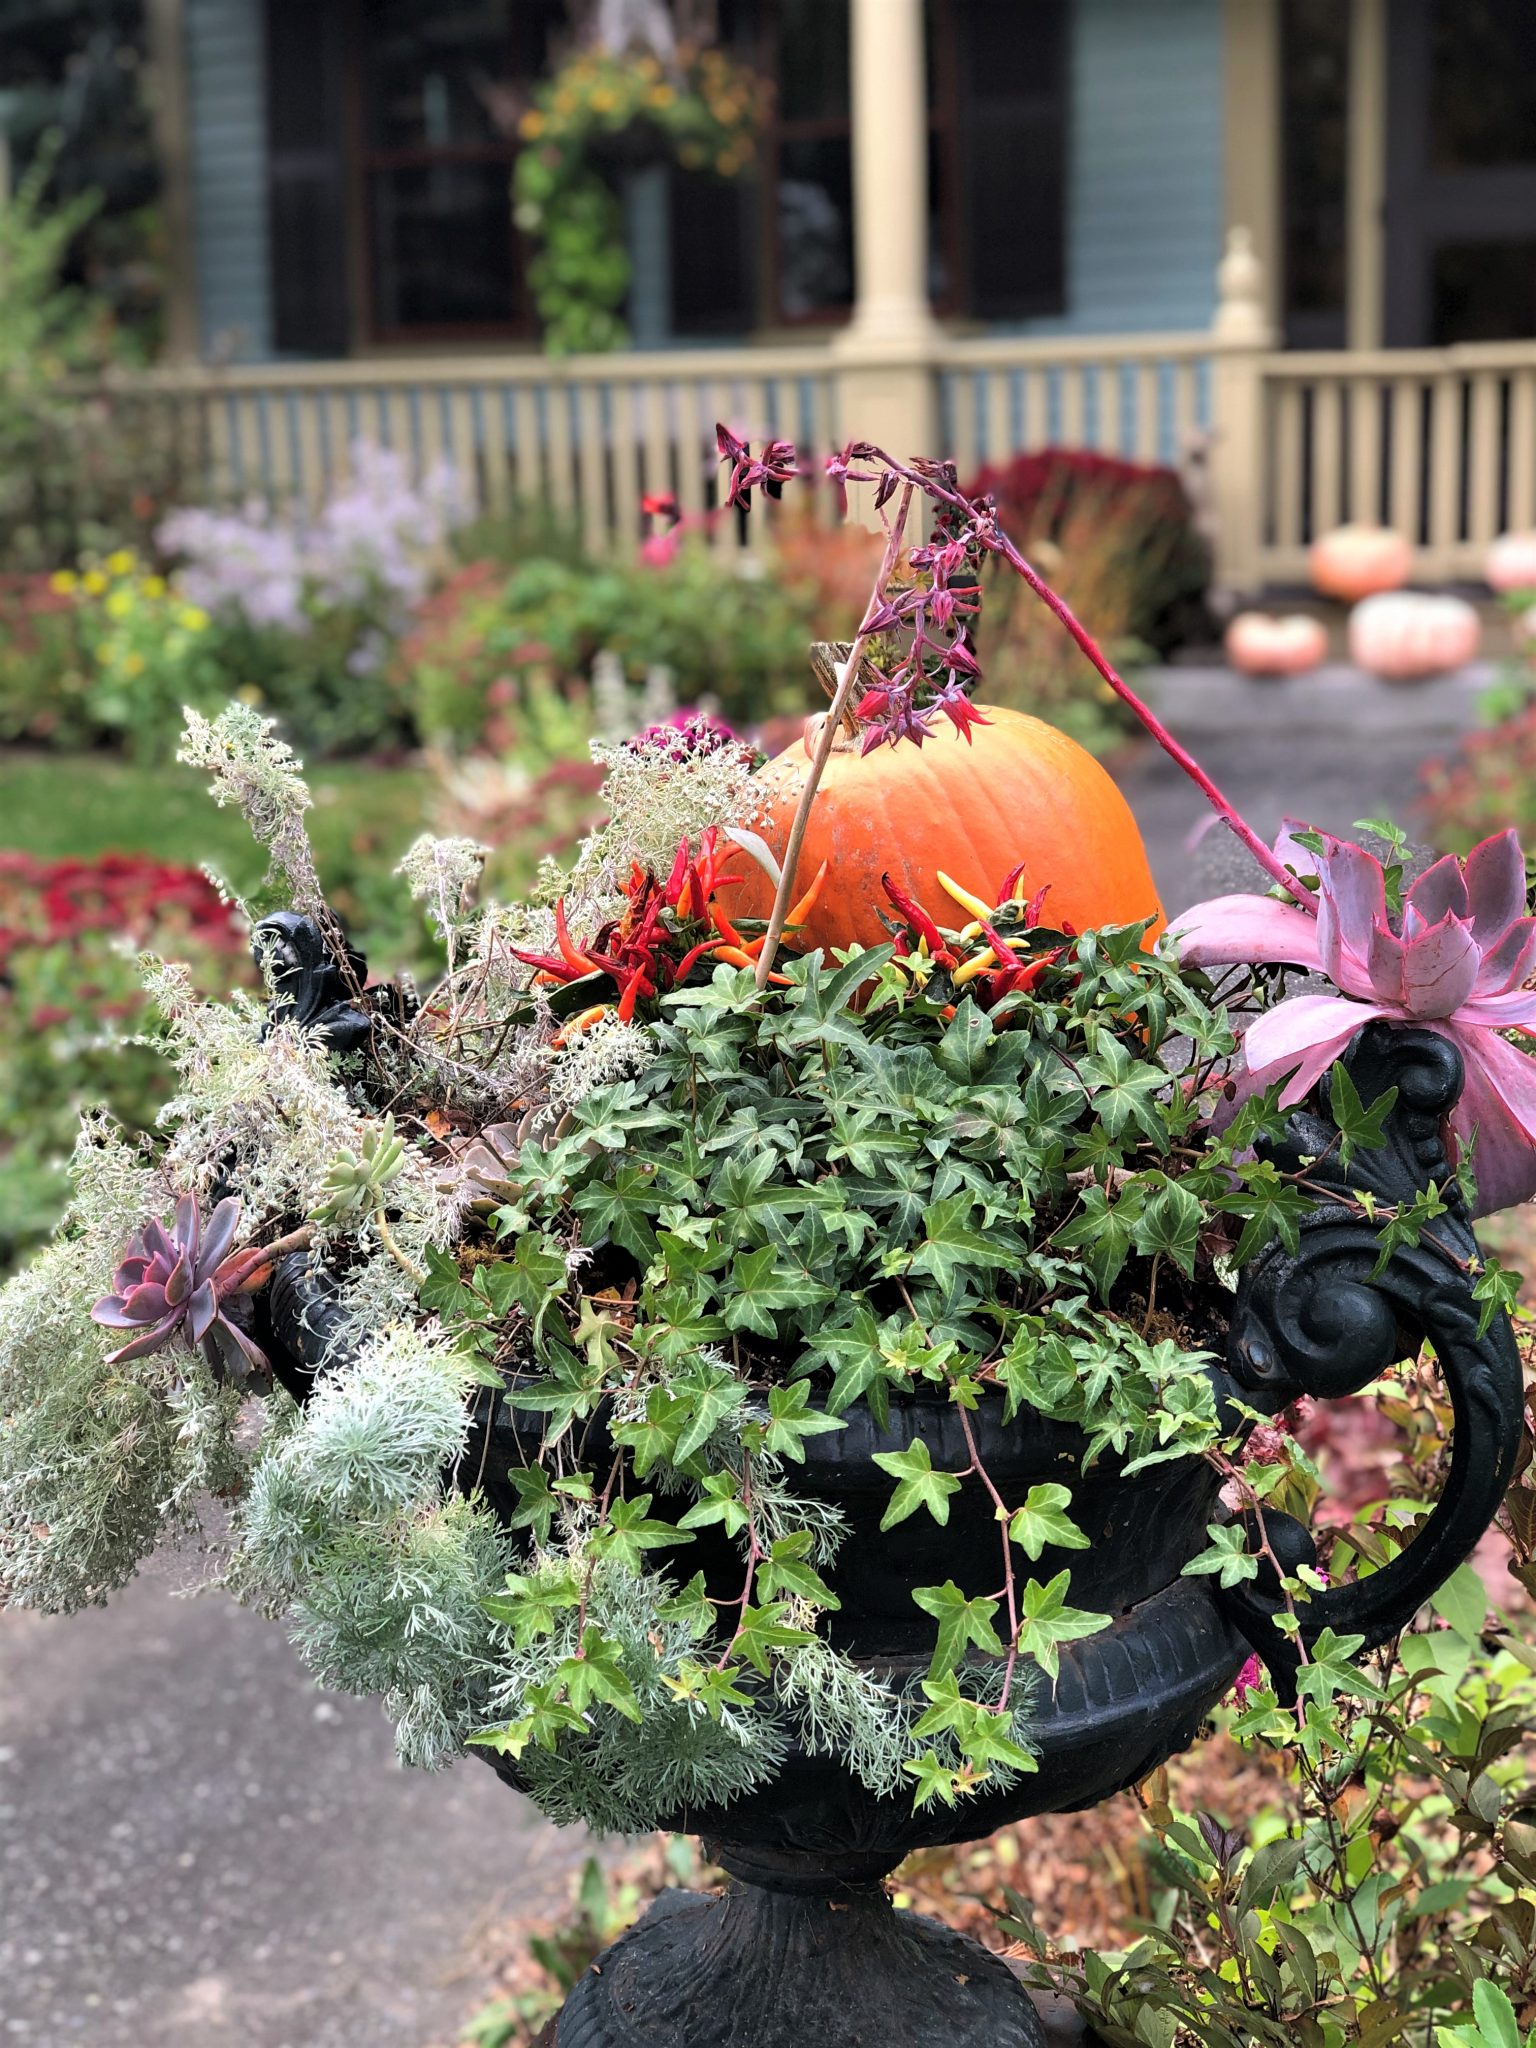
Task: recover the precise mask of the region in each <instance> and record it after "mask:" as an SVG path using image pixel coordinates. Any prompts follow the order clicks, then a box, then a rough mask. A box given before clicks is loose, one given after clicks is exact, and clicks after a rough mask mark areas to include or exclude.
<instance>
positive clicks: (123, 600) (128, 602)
mask: <svg viewBox="0 0 1536 2048" xmlns="http://www.w3.org/2000/svg"><path fill="white" fill-rule="evenodd" d="M105 609H106V614H107V617H108V618H109V619H126V618H127V616H128V614H129V613H130V612H131V611H132V610H133V592H132V591H131V590H114V591H113V593H112V595H111V596H110V597H109V598H108V599H107V602H106V607H105Z"/></svg>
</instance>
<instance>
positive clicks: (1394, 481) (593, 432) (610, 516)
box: [114, 232, 1536, 590]
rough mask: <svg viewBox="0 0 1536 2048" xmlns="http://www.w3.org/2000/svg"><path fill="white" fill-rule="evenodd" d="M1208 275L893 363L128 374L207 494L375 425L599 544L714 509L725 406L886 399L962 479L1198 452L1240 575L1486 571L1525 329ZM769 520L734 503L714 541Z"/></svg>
mask: <svg viewBox="0 0 1536 2048" xmlns="http://www.w3.org/2000/svg"><path fill="white" fill-rule="evenodd" d="M1219 281H1220V294H1219V303H1218V306H1217V311H1216V317H1215V319H1214V321H1213V323H1212V326H1211V328H1210V329H1209V330H1208V331H1206V332H1202V333H1194V334H1142V335H1134V336H1069V337H1053V338H1049V339H1036V338H1024V337H1019V338H1001V339H999V338H988V339H964V340H961V339H946V340H942V341H940V342H939V343H938V344H937V345H932V344H930V343H929V342H927V341H926V340H925V341H923V342H922V343H921V344H920V345H919V346H918V348H917V350H916V352H915V353H912V354H910V355H906V356H903V357H901V358H899V359H896V360H895V362H894V365H893V359H892V358H891V356H890V355H889V354H885V355H880V354H874V355H871V356H870V357H868V358H867V359H866V358H861V357H860V356H859V355H858V354H857V353H856V352H854V351H852V350H850V349H849V348H848V347H847V346H846V345H845V346H843V347H838V348H828V347H826V346H820V347H809V346H808V347H797V348H756V347H752V348H741V349H717V350H711V351H708V352H699V353H693V352H691V351H690V352H681V351H676V352H665V353H663V352H656V353H649V354H621V355H605V356H585V357H569V358H565V359H563V360H552V359H547V358H544V357H539V356H485V357H455V356H448V357H433V358H426V359H414V360H396V359H388V360H384V359H381V360H376V361H375V360H369V361H354V362H341V363H303V364H263V365H260V366H256V367H242V368H232V369H220V370H215V369H193V370H165V371H156V372H150V373H147V374H144V375H140V376H136V377H130V378H124V379H121V380H119V381H118V382H117V383H116V384H115V386H114V391H115V394H116V397H117V401H118V403H120V404H122V405H125V406H134V407H139V406H152V407H161V408H164V409H165V411H166V412H167V413H168V415H169V418H168V420H167V428H168V431H172V432H174V433H176V434H177V435H179V436H180V437H181V441H180V445H181V447H182V449H183V451H184V460H185V463H186V465H187V467H188V470H189V472H190V473H191V474H193V475H196V476H197V477H198V478H199V479H200V480H201V482H202V483H203V485H204V486H205V488H206V489H207V490H208V491H209V492H210V493H211V494H213V495H215V496H218V497H227V498H239V497H242V496H245V495H248V494H251V493H256V494H258V495H261V496H263V497H266V498H269V499H273V500H283V499H292V498H301V499H307V500H310V501H313V500H314V499H316V498H318V497H319V496H320V495H321V494H322V493H323V492H324V490H325V489H326V487H327V485H328V484H329V483H330V482H331V481H332V480H333V479H334V478H336V477H338V476H340V475H341V474H342V473H344V471H345V468H346V465H347V456H348V449H349V448H350V446H351V444H352V443H353V441H355V440H357V439H358V438H364V439H368V440H373V441H377V442H380V443H382V444H384V445H385V446H387V447H391V448H397V449H401V450H403V451H405V452H406V453H407V454H408V455H409V456H410V458H411V461H412V463H413V465H414V466H415V467H416V468H417V469H418V470H422V469H425V468H427V467H429V466H430V465H431V464H432V463H433V462H434V461H435V460H437V459H438V458H439V457H444V456H446V457H448V458H449V459H451V460H452V461H453V463H454V464H455V465H456V466H457V468H458V469H459V470H460V472H461V474H462V476H463V478H464V480H465V481H466V483H467V485H468V486H469V488H470V489H471V490H472V492H473V493H474V495H475V497H476V499H477V501H478V503H479V504H480V505H481V506H483V507H484V508H485V509H486V510H488V511H492V512H495V511H498V510H504V509H506V508H507V507H508V506H510V505H511V504H512V503H513V502H514V501H517V500H524V499H526V500H540V501H543V502H546V503H548V504H549V505H550V506H552V507H553V508H554V509H555V510H556V512H558V513H563V514H565V515H567V516H568V517H570V518H572V519H574V520H578V521H579V522H580V526H581V529H582V532H583V534H584V536H585V538H586V541H587V544H588V545H589V546H590V547H591V548H592V549H593V550H594V551H598V552H604V551H610V550H618V551H621V552H625V551H628V550H630V549H632V548H633V547H634V546H635V545H636V544H637V543H638V541H639V538H640V535H641V532H642V530H643V529H642V521H641V513H640V501H641V498H642V496H645V495H647V494H651V495H654V494H660V493H663V492H670V493H672V494H674V495H675V496H676V498H677V500H678V503H679V505H680V506H681V507H682V509H683V511H684V512H685V513H691V514H695V515H697V514H702V513H705V512H707V511H710V510H712V509H713V508H715V507H716V506H717V505H718V503H719V495H720V481H721V471H720V466H719V464H718V461H717V459H716V454H715V441H714V426H715V421H716V420H717V419H723V420H725V421H727V422H728V423H729V424H730V425H731V426H732V427H733V428H734V429H735V431H736V432H737V433H739V434H742V435H744V436H748V437H750V438H751V439H753V440H760V439H761V438H763V437H764V436H782V437H783V438H786V439H789V440H793V441H795V442H796V443H797V444H798V445H799V446H800V447H802V448H803V449H806V450H808V451H813V452H815V453H817V454H821V453H824V452H825V451H827V450H828V449H831V448H833V447H835V446H837V445H838V443H839V442H840V441H841V440H843V439H844V438H846V437H847V436H848V435H850V434H857V433H859V431H860V429H861V427H862V428H863V429H864V431H865V432H868V431H869V430H870V429H869V423H870V421H871V418H872V416H873V415H876V414H878V415H879V417H880V418H881V419H882V421H883V422H884V425H883V426H882V427H881V428H880V429H877V431H880V432H883V433H885V434H886V435H887V436H891V435H892V434H893V430H894V434H895V438H894V439H893V440H891V441H888V445H892V446H893V448H894V452H896V453H911V452H918V451H924V450H929V451H931V450H933V449H935V448H937V449H939V450H942V452H943V453H945V454H947V455H949V456H951V457H952V458H953V459H954V460H955V462H956V463H957V464H958V466H959V469H960V472H961V475H962V476H963V477H965V476H968V475H971V474H974V473H975V471H976V470H978V469H979V468H981V467H982V466H983V465H984V464H985V463H988V462H1000V461H1005V460H1006V459H1007V458H1008V457H1009V456H1011V455H1013V454H1016V453H1018V452H1020V451H1023V450H1026V449H1031V448H1040V447H1046V446H1057V447H1074V448H1091V449H1097V450H1100V451H1102V452H1105V453H1108V454H1114V455H1121V456H1125V457H1127V458H1130V459H1133V460H1138V461H1143V462H1160V463H1166V464H1171V465H1176V466H1177V465H1182V464H1185V463H1186V462H1188V461H1189V459H1190V458H1191V457H1192V456H1194V455H1195V454H1197V453H1200V454H1203V456H1204V460H1203V462H1202V463H1201V465H1200V467H1201V476H1200V481H1199V495H1200V503H1201V512H1202V516H1203V517H1204V518H1205V519H1206V521H1207V522H1208V525H1209V528H1210V530H1211V533H1212V536H1213V539H1214V543H1215V547H1216V557H1217V573H1218V577H1219V579H1220V580H1221V581H1222V582H1223V583H1224V584H1225V585H1226V586H1227V587H1229V588H1232V589H1236V590H1247V589H1254V588H1257V587H1260V586H1262V585H1263V584H1266V583H1286V582H1290V583H1296V582H1300V581H1302V580H1304V577H1305V573H1306V549H1307V545H1308V543H1309V542H1310V541H1311V540H1312V539H1313V538H1314V537H1315V535H1316V534H1318V533H1320V532H1322V531H1323V530H1325V529H1326V528H1327V527H1330V526H1333V525H1335V524H1337V523H1338V522H1339V521H1340V520H1342V519H1345V518H1350V519H1364V520H1373V521H1374V520H1382V521H1385V522H1387V523H1389V524H1391V525H1393V526H1395V527H1397V528H1399V529H1400V530H1401V531H1402V532H1403V533H1405V534H1406V535H1407V536H1408V537H1409V538H1410V539H1411V540H1413V541H1414V543H1415V545H1416V546H1417V548H1418V550H1419V555H1418V562H1417V569H1416V573H1417V574H1418V576H1419V577H1420V578H1421V579H1426V580H1435V579H1446V578H1456V577H1474V576H1476V575H1477V574H1478V571H1479V568H1480V564H1481V559H1482V554H1483V550H1484V549H1485V547H1486V545H1487V543H1488V542H1489V541H1490V540H1491V539H1493V538H1494V536H1495V535H1496V534H1498V533H1500V532H1502V531H1504V530H1506V529H1507V528H1510V527H1516V526H1530V525H1536V340H1531V341H1522V342H1512V343H1500V344H1498V345H1496V346H1494V345H1489V346H1477V347H1459V348H1450V349H1438V350H1415V351H1376V352H1371V353H1360V352H1344V351H1340V352H1338V353H1330V354H1305V355H1301V354H1296V355H1291V354H1286V353H1285V352H1284V351H1281V350H1277V349H1275V348H1274V347H1273V346H1272V344H1271V341H1270V338H1269V336H1268V334H1267V333H1266V331H1265V328H1264V324H1263V319H1262V315H1261V313H1260V310H1259V297H1260V294H1259V284H1260V279H1259V275H1258V269H1257V265H1256V263H1255V262H1254V259H1253V255H1252V252H1251V250H1250V249H1249V247H1248V244H1247V240H1246V237H1243V236H1242V235H1241V233H1240V232H1236V233H1235V234H1234V237H1233V239H1232V242H1231V244H1230V246H1229V248H1228V251H1227V255H1226V257H1225V258H1224V260H1223V262H1222V265H1221V269H1220V272H1219ZM893 389H894V390H896V391H898V392H899V393H900V394H901V396H900V399H899V402H898V403H897V404H896V406H895V409H894V413H893V408H892V397H891V394H892V391H893ZM823 502H825V500H823ZM764 532H765V522H763V521H762V520H760V519H753V520H749V521H746V522H741V521H738V520H735V519H731V520H723V521H720V522H718V524H717V525H716V527H715V535H714V537H715V541H716V544H717V545H719V546H721V547H723V548H735V547H736V546H738V545H745V546H747V547H756V546H758V545H759V544H760V543H761V541H762V538H763V536H764Z"/></svg>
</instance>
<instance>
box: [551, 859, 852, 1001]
mask: <svg viewBox="0 0 1536 2048" xmlns="http://www.w3.org/2000/svg"><path fill="white" fill-rule="evenodd" d="M737 851H738V848H737V847H736V845H735V844H734V842H732V841H730V840H722V836H721V833H720V831H719V829H718V828H717V827H716V826H714V825H710V826H708V827H707V828H706V829H705V831H704V832H703V833H702V834H701V835H700V838H699V844H698V850H697V852H695V851H694V848H693V843H692V841H691V840H688V839H684V840H682V841H681V842H680V843H679V845H678V849H677V854H676V857H675V858H674V860H673V862H672V868H671V872H670V873H669V874H668V876H667V878H666V880H665V881H659V880H658V879H657V877H656V876H655V875H654V874H653V873H651V872H650V871H649V870H648V869H645V868H642V867H641V866H640V865H639V863H638V862H636V863H635V864H634V866H633V867H632V868H631V870H630V877H629V884H628V887H627V889H626V891H625V904H624V908H623V910H622V911H621V912H620V914H619V915H618V916H617V917H616V918H610V919H609V920H608V922H607V923H606V924H604V925H601V926H600V927H599V928H598V930H597V931H596V932H595V933H594V934H593V936H592V937H591V938H590V939H589V940H586V941H584V942H583V943H582V944H579V945H578V944H577V943H576V941H575V940H574V939H573V938H572V936H571V932H570V926H569V924H568V922H567V918H566V908H565V899H564V897H562V898H561V899H560V901H559V902H558V903H557V904H556V905H555V945H556V948H557V950H556V951H555V952H553V953H534V952H525V951H523V950H522V949H520V948H517V947H514V948H513V952H514V955H515V957H516V958H517V959H519V960H521V961H522V962H523V963H524V964H525V965H526V966H529V967H533V968H536V969H537V970H538V972H537V976H536V979H537V980H539V981H544V982H557V983H561V984H565V985H570V984H573V983H576V982H580V981H585V980H587V979H589V978H591V979H592V980H593V981H594V984H595V983H596V981H597V980H598V979H599V978H602V977H606V978H607V980H608V981H610V982H611V983H612V984H613V986H614V988H615V989H616V990H617V1000H616V1001H610V1000H608V999H606V998H604V999H599V1000H597V1001H595V1002H593V1003H592V1004H590V1005H589V1006H588V1008H587V1009H585V1010H583V1011H581V1012H580V1013H579V1014H578V1015H577V1016H576V1017H575V1018H574V1019H573V1020H572V1022H571V1023H570V1024H568V1025H567V1026H566V1030H565V1032H564V1033H562V1034H561V1035H562V1037H565V1036H568V1035H569V1034H570V1033H571V1032H573V1031H580V1030H585V1029H587V1028H588V1027H590V1026H591V1025H593V1024H596V1023H597V1022H598V1021H599V1020H600V1019H602V1018H603V1017H606V1016H607V1015H608V1014H609V1013H610V1011H611V1012H612V1013H613V1014H614V1015H616V1016H617V1017H618V1019H619V1021H620V1022H621V1023H625V1024H627V1023H629V1022H630V1021H631V1020H632V1019H633V1017H634V1016H635V1014H636V1011H637V1010H638V1009H639V1006H640V1005H641V1004H642V1003H643V1002H647V1001H650V1000H653V999H654V998H656V997H658V996H663V995H666V994H667V993H668V992H669V991H670V990H671V989H674V988H677V987H678V986H679V985H680V984H681V983H682V982H684V981H686V979H687V978H688V976H689V974H690V973H691V972H692V971H693V969H694V968H695V967H696V966H697V965H698V964H699V963H700V962H701V961H703V960H710V961H723V962H725V963H726V964H727V965H729V966H733V967H751V966H754V965H755V964H756V961H757V957H758V954H759V953H760V951H761V950H762V946H763V940H762V938H761V937H760V936H753V937H744V936H743V935H742V933H741V932H739V931H738V930H737V929H736V926H735V925H734V924H733V923H732V922H731V919H730V917H729V916H728V915H727V913H726V912H725V910H724V909H723V908H722V907H721V905H720V904H719V903H718V902H717V901H716V900H715V898H716V894H717V892H718V891H719V890H721V889H725V888H729V887H730V886H731V884H732V883H733V882H737V881H739V880H740V879H741V878H740V876H739V875H735V874H731V873H730V872H728V870H727V866H726V863H727V862H728V861H729V860H730V858H731V856H732V855H733V854H734V853H736V852H737ZM826 876H827V868H826V863H825V862H823V863H822V865H821V868H820V870H819V871H818V873H817V875H816V878H815V880H814V881H813V882H812V884H811V886H810V888H809V889H808V890H807V891H806V892H805V894H804V896H803V897H802V898H801V899H800V901H799V902H798V903H797V904H796V905H795V907H794V909H793V910H792V911H791V913H790V916H789V919H788V924H789V925H790V926H791V927H793V926H794V925H795V924H796V923H798V922H800V921H801V920H802V919H803V918H804V917H805V916H806V914H807V913H808V912H809V911H810V909H811V908H812V906H813V905H814V904H815V902H816V899H817V897H818V896H819V895H820V893H821V889H822V885H823V883H824V882H825V880H826ZM774 979H775V980H776V981H779V982H782V981H783V979H784V977H783V976H782V975H776V976H775V977H774Z"/></svg>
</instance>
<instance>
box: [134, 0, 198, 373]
mask: <svg viewBox="0 0 1536 2048" xmlns="http://www.w3.org/2000/svg"><path fill="white" fill-rule="evenodd" d="M144 27H145V39H146V44H147V48H148V54H149V86H150V98H151V108H152V113H153V119H154V133H155V149H156V153H157V155H158V156H159V158H160V209H161V215H162V218H163V220H164V223H165V251H166V269H167V276H166V294H165V346H164V359H165V360H166V361H167V362H169V363H190V362H195V361H196V360H197V357H198V352H199V344H200V335H199V326H200V322H199V319H198V310H197V255H196V246H195V242H194V239H193V238H194V234H195V228H194V214H193V204H192V156H191V141H190V117H189V112H188V105H187V51H186V0H148V4H147V5H146V8H145V15H144Z"/></svg>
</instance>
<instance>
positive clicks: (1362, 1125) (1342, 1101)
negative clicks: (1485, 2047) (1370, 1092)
mask: <svg viewBox="0 0 1536 2048" xmlns="http://www.w3.org/2000/svg"><path fill="white" fill-rule="evenodd" d="M1328 1099H1329V1103H1330V1105H1331V1107H1332V1110H1333V1121H1334V1127H1335V1128H1336V1130H1337V1131H1338V1134H1339V1164H1340V1165H1341V1166H1348V1164H1349V1162H1350V1160H1351V1159H1353V1157H1354V1156H1355V1153H1356V1152H1357V1151H1359V1150H1361V1149H1362V1148H1364V1149H1365V1150H1367V1151H1374V1150H1375V1149H1376V1148H1377V1147H1378V1146H1380V1145H1385V1143H1386V1142H1387V1128H1386V1126H1387V1118H1388V1117H1389V1116H1390V1115H1391V1114H1392V1111H1393V1110H1394V1108H1395V1107H1396V1106H1397V1090H1396V1088H1395V1087H1393V1088H1388V1089H1387V1090H1386V1091H1385V1092H1384V1093H1383V1094H1381V1095H1378V1096H1377V1097H1376V1099H1375V1100H1374V1101H1373V1102H1372V1103H1371V1105H1370V1107H1369V1108H1366V1106H1365V1105H1364V1104H1363V1103H1362V1102H1361V1100H1360V1094H1359V1091H1358V1089H1357V1088H1356V1087H1355V1084H1354V1081H1353V1079H1352V1078H1351V1076H1350V1072H1349V1069H1348V1067H1346V1066H1345V1064H1344V1062H1343V1061H1342V1060H1340V1061H1339V1062H1338V1063H1337V1065H1336V1066H1335V1067H1334V1069H1333V1073H1332V1075H1331V1076H1330V1078H1329V1083H1328Z"/></svg>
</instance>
